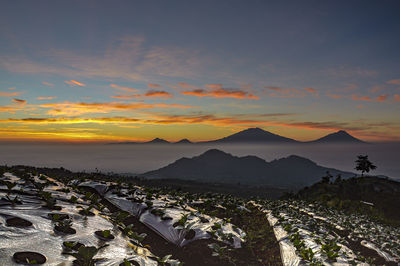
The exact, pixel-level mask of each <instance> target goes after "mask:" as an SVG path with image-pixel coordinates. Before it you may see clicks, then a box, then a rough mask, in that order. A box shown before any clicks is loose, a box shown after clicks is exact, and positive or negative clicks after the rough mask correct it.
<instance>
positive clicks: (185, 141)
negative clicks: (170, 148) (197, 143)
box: [174, 139, 193, 144]
mask: <svg viewBox="0 0 400 266" xmlns="http://www.w3.org/2000/svg"><path fill="white" fill-rule="evenodd" d="M174 144H193V142H191V141H190V140H188V139H181V140H180V141H177V142H175V143H174Z"/></svg>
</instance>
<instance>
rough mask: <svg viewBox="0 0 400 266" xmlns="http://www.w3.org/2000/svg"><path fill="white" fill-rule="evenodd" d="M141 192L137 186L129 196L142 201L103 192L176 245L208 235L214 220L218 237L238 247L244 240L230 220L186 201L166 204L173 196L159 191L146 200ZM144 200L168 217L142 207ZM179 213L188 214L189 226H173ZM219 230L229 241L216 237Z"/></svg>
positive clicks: (180, 215)
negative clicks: (190, 234)
mask: <svg viewBox="0 0 400 266" xmlns="http://www.w3.org/2000/svg"><path fill="white" fill-rule="evenodd" d="M123 192H126V191H123ZM145 195H146V193H144V192H143V191H142V190H141V189H140V188H139V187H136V191H135V193H134V195H133V198H135V199H136V200H138V201H143V202H142V203H139V202H135V201H132V200H128V199H126V198H123V197H119V196H117V195H116V194H115V193H113V192H112V191H109V192H107V193H106V195H105V198H106V199H107V200H109V201H110V202H111V203H113V204H114V205H116V206H117V207H118V208H120V209H121V210H123V211H127V212H129V213H131V214H132V215H134V216H136V217H138V218H139V220H140V221H141V222H142V223H144V224H145V225H146V226H148V227H149V228H151V229H152V230H153V231H155V232H157V233H158V234H159V235H160V236H162V237H163V238H164V239H166V240H167V241H169V242H171V243H174V244H175V245H177V246H180V247H182V246H185V245H187V244H188V243H190V242H192V241H195V240H198V239H208V238H211V235H210V234H209V233H208V232H210V231H212V226H213V225H214V224H215V223H217V224H220V225H221V228H220V229H219V233H220V234H217V236H218V239H219V240H220V241H224V242H226V243H228V244H231V245H232V246H233V247H234V248H240V247H241V243H242V242H244V237H245V233H244V232H243V231H242V230H241V229H239V228H234V226H233V225H232V224H230V223H224V222H223V220H222V219H219V218H215V217H210V216H208V215H203V214H200V213H198V212H197V210H195V209H193V208H191V207H189V206H187V205H185V206H184V207H185V210H184V209H182V208H180V207H178V206H174V207H171V206H168V204H173V203H175V202H176V200H173V199H170V198H169V197H168V196H166V195H161V196H160V197H159V198H158V199H152V200H146V198H145ZM145 201H151V202H152V206H153V208H156V209H161V210H162V211H163V212H165V214H164V215H165V216H168V217H170V218H172V219H170V220H162V219H161V217H159V216H157V215H154V214H152V213H151V210H146V207H147V205H146V204H145V203H144V202H145ZM191 213H192V214H193V213H194V214H195V215H191ZM182 215H189V216H188V219H187V222H186V224H187V225H190V227H188V228H186V230H182V228H180V227H173V224H174V223H175V222H177V221H179V219H180V218H181V217H182ZM200 217H202V218H203V221H204V220H205V219H206V220H208V222H202V221H201V220H202V219H201V218H200ZM190 229H192V230H194V232H195V236H194V237H193V238H192V239H185V236H186V233H187V232H188V230H190ZM221 234H222V235H230V236H232V239H233V242H232V243H230V242H227V241H226V240H224V239H222V238H221V237H220V236H221Z"/></svg>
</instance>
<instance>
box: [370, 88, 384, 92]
mask: <svg viewBox="0 0 400 266" xmlns="http://www.w3.org/2000/svg"><path fill="white" fill-rule="evenodd" d="M384 88H385V87H384V86H374V87H373V88H372V89H370V90H369V91H370V92H371V93H376V92H378V91H381V90H383V89H384Z"/></svg>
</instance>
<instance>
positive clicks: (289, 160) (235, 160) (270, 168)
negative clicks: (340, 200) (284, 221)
mask: <svg viewBox="0 0 400 266" xmlns="http://www.w3.org/2000/svg"><path fill="white" fill-rule="evenodd" d="M327 171H329V172H330V174H331V175H334V176H336V175H337V174H341V175H342V177H343V178H348V177H351V176H354V174H353V173H349V172H343V171H340V170H336V169H332V168H326V167H323V166H319V165H317V164H316V163H315V162H313V161H311V160H309V159H306V158H303V157H300V156H295V155H291V156H289V157H286V158H281V159H278V160H273V161H271V162H266V161H265V160H263V159H261V158H259V157H256V156H244V157H237V156H233V155H231V154H229V153H225V152H223V151H220V150H217V149H211V150H208V151H206V152H205V153H203V154H201V155H199V156H196V157H193V158H181V159H179V160H177V161H175V162H174V163H172V164H169V165H167V166H165V167H162V168H160V169H158V170H154V171H150V172H147V173H144V174H142V176H143V177H147V178H159V179H163V178H167V179H170V178H174V179H186V180H195V181H200V182H220V183H241V184H247V185H257V186H262V185H268V186H275V187H288V188H301V187H303V186H306V185H310V184H313V183H315V182H317V181H318V180H320V179H321V177H322V176H325V175H326V172H327Z"/></svg>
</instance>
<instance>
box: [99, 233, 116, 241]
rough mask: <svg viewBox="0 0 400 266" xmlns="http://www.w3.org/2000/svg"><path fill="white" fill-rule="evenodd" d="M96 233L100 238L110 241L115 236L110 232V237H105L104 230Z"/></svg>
mask: <svg viewBox="0 0 400 266" xmlns="http://www.w3.org/2000/svg"><path fill="white" fill-rule="evenodd" d="M94 233H95V235H96V236H97V237H98V238H100V239H101V240H104V241H110V240H113V239H114V238H115V237H114V236H113V235H112V234H110V235H109V236H108V237H104V236H103V233H102V231H96V232H94Z"/></svg>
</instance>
